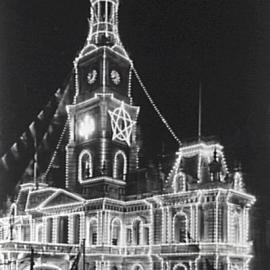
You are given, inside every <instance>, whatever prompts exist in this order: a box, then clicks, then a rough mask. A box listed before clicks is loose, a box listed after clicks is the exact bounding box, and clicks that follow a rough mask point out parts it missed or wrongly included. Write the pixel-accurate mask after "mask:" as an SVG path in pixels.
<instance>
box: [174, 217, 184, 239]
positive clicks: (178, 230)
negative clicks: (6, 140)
mask: <svg viewBox="0 0 270 270" xmlns="http://www.w3.org/2000/svg"><path fill="white" fill-rule="evenodd" d="M174 241H175V242H176V243H185V242H186V241H187V218H186V216H185V215H184V214H177V215H176V216H175V218H174Z"/></svg>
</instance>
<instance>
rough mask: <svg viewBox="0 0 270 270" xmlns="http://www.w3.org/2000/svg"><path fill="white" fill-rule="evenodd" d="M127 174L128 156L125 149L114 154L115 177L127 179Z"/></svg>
mask: <svg viewBox="0 0 270 270" xmlns="http://www.w3.org/2000/svg"><path fill="white" fill-rule="evenodd" d="M126 174H127V157H126V155H125V153H124V152H123V151H118V152H117V153H116V154H115V156H114V162H113V178H116V179H123V180H125V179H126Z"/></svg>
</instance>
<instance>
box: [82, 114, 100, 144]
mask: <svg viewBox="0 0 270 270" xmlns="http://www.w3.org/2000/svg"><path fill="white" fill-rule="evenodd" d="M95 128H96V126H95V121H94V118H93V117H92V116H90V115H89V114H86V115H85V116H84V117H83V118H82V119H81V120H80V122H79V126H78V129H79V130H78V133H79V136H80V137H81V138H83V139H85V140H87V139H89V138H90V136H91V135H92V134H93V133H94V131H95Z"/></svg>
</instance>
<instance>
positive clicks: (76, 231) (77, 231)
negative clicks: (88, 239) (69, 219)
mask: <svg viewBox="0 0 270 270" xmlns="http://www.w3.org/2000/svg"><path fill="white" fill-rule="evenodd" d="M73 239H74V240H73V241H74V244H79V242H80V216H79V215H76V216H74V238H73Z"/></svg>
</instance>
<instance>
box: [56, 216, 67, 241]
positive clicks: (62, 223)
mask: <svg viewBox="0 0 270 270" xmlns="http://www.w3.org/2000/svg"><path fill="white" fill-rule="evenodd" d="M58 242H59V243H64V244H67V243H68V217H60V218H59V223H58Z"/></svg>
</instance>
